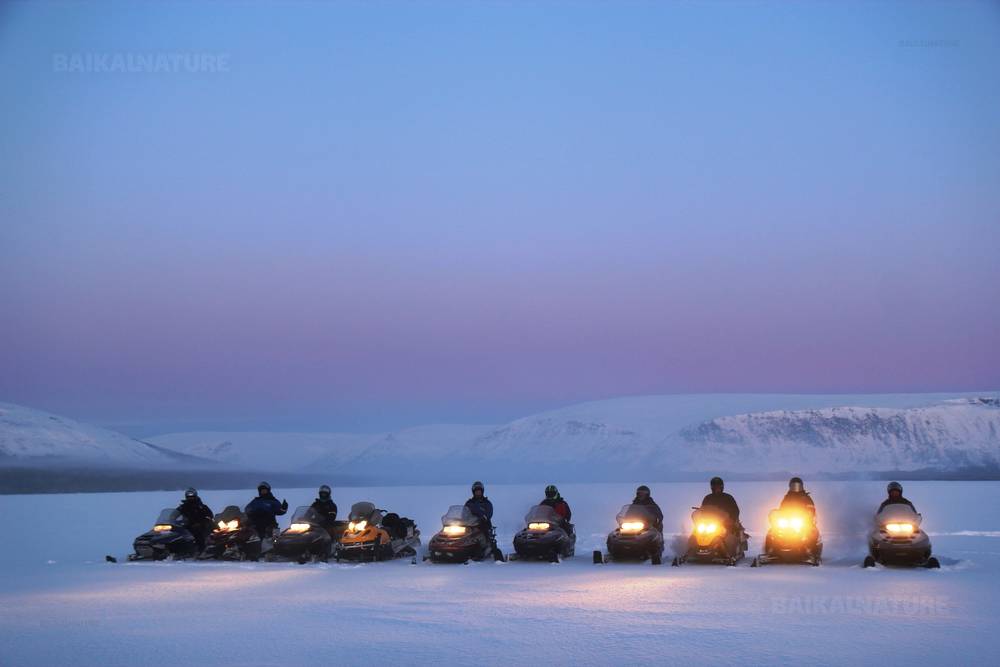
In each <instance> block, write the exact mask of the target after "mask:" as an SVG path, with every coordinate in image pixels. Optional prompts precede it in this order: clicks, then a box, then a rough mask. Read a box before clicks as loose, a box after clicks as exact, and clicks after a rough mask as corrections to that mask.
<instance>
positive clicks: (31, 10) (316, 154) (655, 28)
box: [0, 2, 1000, 435]
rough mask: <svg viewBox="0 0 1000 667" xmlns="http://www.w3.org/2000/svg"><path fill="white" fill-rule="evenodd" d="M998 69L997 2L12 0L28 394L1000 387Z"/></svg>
mask: <svg viewBox="0 0 1000 667" xmlns="http://www.w3.org/2000/svg"><path fill="white" fill-rule="evenodd" d="M156 57H159V58H161V62H162V59H163V58H175V61H176V58H178V57H183V58H185V60H184V61H183V63H184V64H183V65H180V66H172V67H161V68H160V69H156V68H154V67H153V66H151V65H148V64H143V63H144V62H147V63H148V62H153V60H152V58H156ZM115 58H118V59H119V60H118V62H119V63H121V62H123V61H125V59H129V58H131V59H132V61H131V62H133V63H137V64H135V65H134V66H130V68H122V67H120V66H119V67H118V69H117V70H116V69H114V68H113V67H109V66H106V64H107V63H110V62H113V60H114V59H115ZM141 58H150V60H148V61H142V60H140V59H141ZM67 63H76V65H75V66H74V67H69V66H68V65H67ZM81 63H83V64H81ZM88 63H90V64H88ZM94 63H97V64H96V65H95V64H94ZM101 63H105V66H103V67H102V65H101ZM192 63H193V64H192ZM206 63H208V64H206ZM997 63H1000V5H998V4H997V3H995V2H937V3H935V2H864V3H850V2H823V3H819V2H817V3H808V2H796V3H779V2H740V3H713V2H676V3H667V2H663V3H654V2H623V3H611V2H594V3H586V2H550V3H541V2H537V3H531V2H506V3H502V2H462V3H459V2H455V3H409V2H405V3H404V2H399V3H390V2H359V3H349V2H338V3H296V2H280V3H253V4H241V3H233V2H213V3H206V4H203V5H198V4H186V3H162V4H157V3H112V2H106V3H89V2H68V3H63V4H54V3H45V2H8V3H5V4H3V5H2V6H0V401H8V402H13V403H19V404H23V405H28V406H32V407H37V408H42V409H47V410H50V411H53V412H58V413H61V414H66V415H68V416H71V417H75V418H78V419H85V420H88V421H93V422H95V423H100V424H103V425H108V426H112V427H116V428H120V429H122V430H125V431H126V432H131V433H139V434H147V435H150V434H153V433H158V432H166V431H180V430H195V429H219V430H225V429H233V430H240V429H274V430H347V431H373V430H381V429H386V428H398V427H402V426H406V425H415V424H423V423H433V422H469V423H473V422H474V423H499V422H502V421H506V420H508V419H512V418H515V417H519V416H523V415H525V414H529V413H531V412H535V411H539V410H543V409H547V408H551V407H556V406H561V405H567V404H571V403H574V402H578V401H584V400H591V399H599V398H604V397H612V396H621V395H638V394H654V393H687V392H699V393H700V392H804V393H828V392H920V391H937V390H940V391H960V390H961V391H979V390H983V391H987V390H995V389H997V388H1000V345H998V342H1000V261H998V257H1000V231H998V227H1000V226H998V222H1000V187H998V186H1000V122H998V118H1000V77H998V76H997ZM123 69H125V71H122V70H123Z"/></svg>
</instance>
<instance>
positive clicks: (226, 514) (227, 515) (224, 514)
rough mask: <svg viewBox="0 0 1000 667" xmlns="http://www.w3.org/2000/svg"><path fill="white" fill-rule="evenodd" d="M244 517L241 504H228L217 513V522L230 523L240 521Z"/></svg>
mask: <svg viewBox="0 0 1000 667" xmlns="http://www.w3.org/2000/svg"><path fill="white" fill-rule="evenodd" d="M242 518H244V517H243V510H241V509H240V508H239V505H226V509H224V510H222V511H221V512H219V513H218V514H216V515H215V522H216V523H218V522H219V521H225V522H226V523H229V522H230V521H233V520H236V521H239V520H240V519H242Z"/></svg>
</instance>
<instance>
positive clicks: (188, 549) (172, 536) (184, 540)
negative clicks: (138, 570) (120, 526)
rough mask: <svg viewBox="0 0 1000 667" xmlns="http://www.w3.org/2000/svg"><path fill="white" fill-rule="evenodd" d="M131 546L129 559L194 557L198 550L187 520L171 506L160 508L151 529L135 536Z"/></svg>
mask: <svg viewBox="0 0 1000 667" xmlns="http://www.w3.org/2000/svg"><path fill="white" fill-rule="evenodd" d="M132 548H133V549H134V550H135V553H133V554H129V557H128V559H129V560H165V559H167V558H171V559H177V558H194V557H195V556H196V555H197V552H198V546H197V543H196V542H195V539H194V535H193V534H192V533H191V531H190V530H188V527H187V520H186V519H185V518H184V517H183V516H182V515H181V513H180V512H179V511H177V509H176V508H173V507H168V508H166V509H164V510H162V511H161V512H160V516H158V517H157V518H156V523H155V524H154V525H153V529H152V530H150V531H147V532H145V533H143V534H142V535H140V536H139V537H137V538H135V541H134V542H133V543H132ZM109 560H111V559H110V558H109Z"/></svg>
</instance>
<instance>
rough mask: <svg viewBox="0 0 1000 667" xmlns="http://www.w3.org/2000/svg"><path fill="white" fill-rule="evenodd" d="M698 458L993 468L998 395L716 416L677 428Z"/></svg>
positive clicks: (754, 466)
mask: <svg viewBox="0 0 1000 667" xmlns="http://www.w3.org/2000/svg"><path fill="white" fill-rule="evenodd" d="M680 435H681V438H682V440H683V441H684V442H686V443H687V444H688V445H689V446H691V447H692V448H693V450H694V452H696V455H697V458H698V459H699V460H700V461H702V462H704V463H706V464H710V465H711V464H715V465H723V464H724V463H725V462H726V461H732V460H734V459H735V460H739V461H741V462H743V464H744V465H745V466H746V469H748V470H751V471H761V472H763V471H766V470H770V469H773V466H774V464H775V462H777V461H782V462H784V464H785V465H786V466H790V467H792V468H798V469H808V470H810V471H817V470H822V471H827V472H847V471H851V470H859V469H862V470H915V469H921V468H933V469H941V470H953V469H957V468H969V467H985V468H989V467H993V468H996V467H998V466H1000V401H998V400H997V399H996V398H986V397H983V398H963V399H956V400H950V401H945V402H943V403H941V404H938V405H932V406H923V407H914V408H902V409H900V408H871V407H833V408H821V409H815V410H797V411H787V410H779V411H771V412H759V413H750V414H742V415H732V416H727V417H718V418H716V419H712V420H710V421H706V422H703V423H701V424H699V425H697V426H695V427H692V428H689V429H685V430H683V431H682V432H681V434H680Z"/></svg>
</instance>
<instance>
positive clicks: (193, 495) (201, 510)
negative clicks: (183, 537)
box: [177, 488, 213, 552]
mask: <svg viewBox="0 0 1000 667" xmlns="http://www.w3.org/2000/svg"><path fill="white" fill-rule="evenodd" d="M177 511H178V512H180V513H181V516H183V517H184V519H185V521H187V526H188V530H190V531H191V534H192V535H194V542H195V544H196V545H197V547H198V551H199V552H201V551H202V550H204V549H205V538H206V537H207V536H208V534H209V533H210V532H212V517H213V514H212V510H210V509H209V508H208V505H206V504H205V503H203V502H202V501H201V498H199V497H198V491H197V490H196V489H194V488H189V489H188V490H187V491H185V492H184V500H183V501H181V504H180V505H178V506H177Z"/></svg>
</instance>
